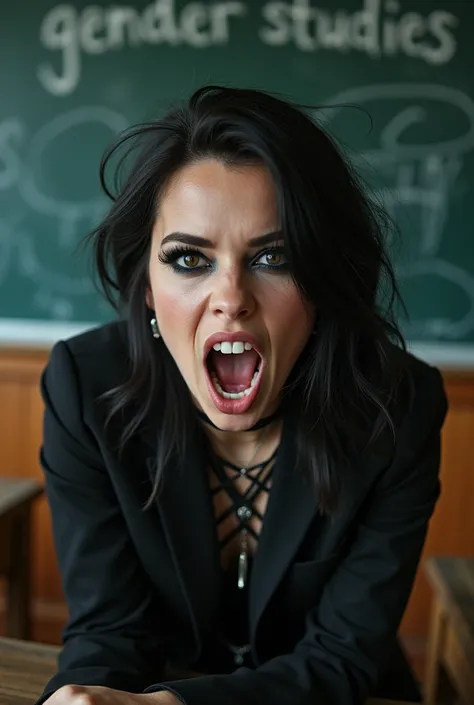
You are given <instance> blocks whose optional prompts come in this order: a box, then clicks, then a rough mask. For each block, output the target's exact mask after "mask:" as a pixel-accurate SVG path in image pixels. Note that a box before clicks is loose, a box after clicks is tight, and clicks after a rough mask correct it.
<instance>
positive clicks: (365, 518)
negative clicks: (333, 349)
mask: <svg viewBox="0 0 474 705" xmlns="http://www.w3.org/2000/svg"><path fill="white" fill-rule="evenodd" d="M125 336H126V333H125V327H124V325H123V324H111V325H108V326H104V327H102V328H99V329H96V330H93V331H90V332H87V333H85V334H83V335H80V336H78V337H76V338H73V339H71V340H69V341H67V342H61V343H58V344H57V345H56V346H55V347H54V349H53V351H52V354H51V358H50V361H49V363H48V365H47V368H46V370H45V373H44V375H43V379H42V393H43V398H44V401H45V404H46V410H45V419H44V442H43V447H42V451H41V462H42V466H43V469H44V474H45V478H46V492H47V497H48V501H49V504H50V508H51V513H52V519H53V528H54V538H55V544H56V550H57V555H58V560H59V565H60V571H61V575H62V580H63V587H64V591H65V595H66V598H67V602H68V606H69V611H70V618H69V621H68V624H67V626H66V628H65V630H64V646H63V649H62V651H61V655H60V657H59V671H58V673H57V675H56V676H54V678H53V679H52V680H51V681H50V683H49V684H48V685H47V687H46V690H45V695H44V697H43V699H44V698H45V697H46V696H47V695H49V694H51V692H53V691H54V690H55V689H57V688H59V687H60V686H61V685H64V684H67V683H79V684H100V685H105V686H109V687H113V688H118V689H123V690H129V691H133V692H141V691H143V690H144V689H146V688H147V687H148V686H151V685H153V684H155V685H156V688H158V689H159V688H160V687H161V686H162V685H166V687H169V688H171V689H174V691H175V692H176V693H177V694H179V695H180V696H181V697H182V698H183V700H184V701H185V702H186V703H188V705H262V704H263V705H267V704H270V703H271V705H290V704H291V705H293V704H294V703H299V704H300V705H303V704H305V703H308V705H309V703H311V704H312V705H314V704H315V703H317V704H318V705H351V703H362V702H363V701H364V700H365V698H366V696H367V695H368V694H374V693H375V692H376V691H377V687H378V685H380V682H381V680H383V673H384V670H386V667H387V663H388V662H389V661H390V659H391V655H392V649H393V645H394V642H395V637H396V632H397V628H398V625H399V622H400V619H401V617H402V614H403V611H404V608H405V606H406V603H407V600H408V597H409V594H410V590H411V587H412V582H413V579H414V575H415V571H416V568H417V563H418V560H419V557H420V552H421V549H422V546H423V542H424V539H425V534H426V530H427V524H428V520H429V518H430V516H431V514H432V511H433V507H434V505H435V502H436V500H437V498H438V494H439V480H438V467H439V456H440V428H441V426H442V423H443V419H444V416H445V412H446V399H445V395H444V392H443V386H442V381H441V376H440V374H439V372H438V371H437V370H436V369H435V368H432V367H430V366H428V365H427V364H425V363H422V362H420V361H419V360H416V359H415V358H412V357H410V358H409V359H407V362H408V363H409V366H410V368H411V372H412V375H413V379H414V384H415V398H414V403H413V405H412V407H411V409H400V410H399V413H398V415H397V418H400V422H399V423H398V427H397V429H396V448H395V454H394V453H393V446H392V447H391V448H389V447H388V446H389V445H390V444H387V448H386V451H387V452H380V451H379V452H377V453H370V452H365V453H362V454H361V455H360V456H359V457H354V458H353V461H352V464H351V467H350V468H349V470H350V471H349V472H347V473H346V474H345V481H344V486H343V491H342V495H341V500H340V504H339V508H338V510H337V512H336V513H335V515H334V516H333V517H332V518H331V519H329V518H327V517H323V516H322V515H321V514H320V513H319V512H318V511H317V508H316V501H315V496H314V494H313V493H312V492H311V490H310V489H309V488H308V486H307V485H305V484H304V482H303V480H302V475H301V474H300V473H298V472H295V471H294V467H293V466H294V452H293V444H292V434H291V420H290V419H285V423H284V431H283V440H282V447H281V453H280V454H279V460H278V465H277V467H276V468H275V475H274V481H273V487H272V490H271V493H270V498H269V503H268V507H267V512H266V516H265V521H264V524H263V528H262V532H261V536H260V542H259V548H258V551H257V553H256V556H255V559H254V564H253V569H252V573H251V578H250V588H249V589H250V615H249V625H250V633H251V643H252V658H253V662H254V666H255V668H240V669H237V670H236V671H235V672H233V673H227V674H217V675H216V674H214V673H212V670H213V664H212V663H209V662H206V659H207V656H206V648H207V647H206V645H207V644H209V643H212V637H213V630H214V628H215V626H216V619H217V610H218V604H219V594H218V593H219V584H220V566H219V553H218V546H217V540H216V534H215V525H214V517H213V513H212V507H211V501H210V494H209V490H208V484H207V481H206V475H205V472H204V469H205V468H204V467H203V462H204V460H203V458H201V457H200V456H199V455H197V456H196V455H190V456H189V462H188V463H187V466H186V467H184V468H181V469H178V468H177V467H174V466H172V465H170V467H168V468H167V472H166V474H165V480H164V484H163V487H162V490H161V493H160V495H159V496H158V498H157V500H156V501H155V502H154V503H153V504H152V506H151V508H150V509H149V510H147V511H144V509H143V507H144V504H145V502H146V500H147V498H148V497H149V495H150V492H151V481H152V471H151V470H150V469H151V468H152V467H153V461H154V459H155V457H156V440H155V437H156V423H155V424H154V419H153V417H151V418H150V419H149V420H148V421H149V423H148V424H147V425H146V428H143V430H142V431H141V432H139V433H137V434H136V436H135V437H134V438H133V439H132V440H131V441H130V442H129V443H128V444H127V445H126V447H125V448H124V449H123V451H122V453H121V454H120V453H119V452H118V450H117V441H118V435H119V430H120V429H119V427H118V425H117V424H116V423H115V425H114V424H112V425H111V426H110V428H108V430H104V418H105V414H106V406H105V404H104V403H102V402H100V401H98V397H99V396H100V395H101V394H102V393H103V392H105V391H106V390H109V389H111V388H112V387H115V386H116V385H118V384H120V383H121V382H123V381H124V380H125V379H126V378H127V375H128V373H129V367H128V358H127V345H126V340H125ZM166 662H171V663H173V664H176V665H178V666H180V667H184V668H190V669H194V670H197V671H200V672H202V671H204V672H209V673H210V674H209V675H204V676H202V677H198V678H195V679H191V680H181V681H173V682H167V683H163V682H162V681H163V677H164V675H163V674H164V667H165V663H166Z"/></svg>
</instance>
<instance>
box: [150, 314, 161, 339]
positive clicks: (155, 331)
mask: <svg viewBox="0 0 474 705" xmlns="http://www.w3.org/2000/svg"><path fill="white" fill-rule="evenodd" d="M150 328H151V332H152V335H153V337H154V338H161V333H160V329H159V328H158V321H157V320H156V318H152V319H151V321H150Z"/></svg>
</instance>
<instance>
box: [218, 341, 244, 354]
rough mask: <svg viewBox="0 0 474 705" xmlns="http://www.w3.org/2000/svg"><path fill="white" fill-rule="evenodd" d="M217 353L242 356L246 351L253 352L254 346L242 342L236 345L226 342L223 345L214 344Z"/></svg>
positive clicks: (237, 342)
mask: <svg viewBox="0 0 474 705" xmlns="http://www.w3.org/2000/svg"><path fill="white" fill-rule="evenodd" d="M212 347H213V348H214V350H217V352H221V353H223V354H224V355H230V354H233V355H240V353H243V352H244V350H251V349H252V346H251V345H250V343H244V342H243V341H242V340H237V341H236V342H235V343H229V341H227V340H226V341H224V342H223V343H214V345H213V346H212Z"/></svg>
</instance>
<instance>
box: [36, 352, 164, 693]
mask: <svg viewBox="0 0 474 705" xmlns="http://www.w3.org/2000/svg"><path fill="white" fill-rule="evenodd" d="M41 391H42V396H43V400H44V403H45V413H44V430H43V445H42V449H41V464H42V467H43V471H44V476H45V482H46V494H47V499H48V502H49V506H50V510H51V516H52V524H53V535H54V541H55V547H56V552H57V558H58V562H59V568H60V573H61V578H62V583H63V589H64V593H65V596H66V601H67V605H68V609H69V620H68V622H67V625H66V627H65V629H64V632H63V642H64V645H63V648H62V650H61V652H60V656H59V663H58V667H59V668H58V673H57V674H56V675H55V676H54V677H53V678H52V680H51V681H50V682H49V683H48V684H47V686H46V689H45V691H44V693H43V696H42V698H41V699H40V700H39V701H38V705H39V703H41V702H44V700H45V699H47V697H49V695H51V693H52V692H54V691H55V690H57V689H58V688H59V687H61V686H62V685H65V684H71V683H75V684H88V685H103V686H109V687H111V688H117V689H120V690H128V691H131V692H140V691H142V690H143V689H144V688H145V687H146V686H147V685H149V684H150V683H152V682H154V681H156V679H157V677H158V678H159V677H160V674H161V672H162V666H163V663H164V658H163V646H162V644H161V643H160V638H159V635H158V634H157V630H156V628H154V627H152V626H150V625H156V615H153V616H152V614H151V606H152V594H151V585H150V584H149V582H148V580H147V578H146V576H145V574H144V571H143V569H142V568H141V565H140V562H139V559H138V557H137V555H136V553H135V551H134V548H133V546H132V543H131V540H130V538H129V534H128V531H127V527H126V525H125V522H124V519H123V516H122V513H121V510H120V507H119V503H118V501H117V498H116V496H115V493H114V490H113V487H112V483H111V481H110V479H109V476H108V474H107V471H106V468H105V467H104V463H103V460H102V457H101V454H100V452H99V449H98V447H97V444H96V442H95V439H94V436H93V434H92V432H91V431H90V430H89V429H88V428H87V426H86V424H85V423H84V421H83V413H82V404H81V398H80V390H79V384H78V376H77V374H76V371H75V362H74V359H73V357H72V355H71V353H70V351H69V348H68V347H67V344H65V343H62V342H61V343H58V344H57V345H56V346H55V347H54V348H53V351H52V354H51V357H50V361H49V363H48V365H47V367H46V369H45V371H44V373H43V376H42V380H41Z"/></svg>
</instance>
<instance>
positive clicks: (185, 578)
mask: <svg viewBox="0 0 474 705" xmlns="http://www.w3.org/2000/svg"><path fill="white" fill-rule="evenodd" d="M149 438H150V437H149ZM155 446H156V442H155ZM186 458H187V461H186V464H185V466H184V467H182V468H179V467H177V463H176V462H175V463H173V462H172V461H171V462H169V463H168V464H167V467H166V468H165V473H164V476H163V481H162V485H161V488H160V490H159V492H158V495H157V499H156V502H157V505H158V509H159V513H160V518H161V520H162V523H163V527H164V531H165V534H166V539H167V542H168V545H169V548H170V551H171V554H172V558H173V562H174V565H175V569H176V572H177V574H178V576H179V578H180V582H181V586H182V589H183V592H184V597H185V600H186V602H187V604H188V607H189V613H190V618H191V622H192V626H193V631H194V635H195V640H196V647H197V648H196V655H197V653H198V651H199V649H200V645H201V643H202V640H204V639H205V636H206V634H205V633H204V632H206V630H207V629H210V628H211V626H212V624H213V623H214V622H215V618H216V614H217V608H218V604H219V584H220V583H219V554H218V543H217V536H216V529H215V524H214V515H213V510H212V503H211V497H210V493H209V483H208V480H207V477H206V460H205V456H204V450H203V448H202V447H201V446H200V443H199V440H198V441H197V443H196V445H194V444H193V448H192V449H191V450H190V452H188V453H187V454H186ZM147 465H148V471H149V475H150V479H152V480H153V479H154V476H155V457H154V456H152V457H150V458H148V459H147Z"/></svg>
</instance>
